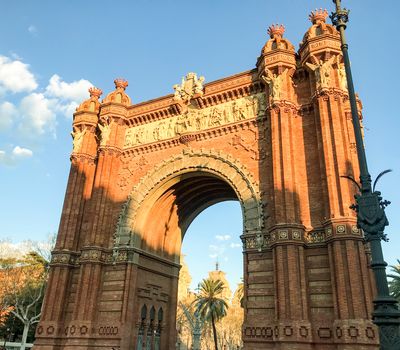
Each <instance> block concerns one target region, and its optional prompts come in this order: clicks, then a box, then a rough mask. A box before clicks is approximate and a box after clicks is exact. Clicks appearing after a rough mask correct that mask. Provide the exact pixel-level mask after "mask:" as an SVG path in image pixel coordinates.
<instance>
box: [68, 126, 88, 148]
mask: <svg viewBox="0 0 400 350" xmlns="http://www.w3.org/2000/svg"><path fill="white" fill-rule="evenodd" d="M85 134H86V128H84V129H83V130H81V131H72V132H71V136H72V152H79V151H80V149H81V146H82V142H83V136H85Z"/></svg>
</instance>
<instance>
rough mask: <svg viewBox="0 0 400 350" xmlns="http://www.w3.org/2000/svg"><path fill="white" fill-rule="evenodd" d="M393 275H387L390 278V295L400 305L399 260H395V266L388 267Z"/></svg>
mask: <svg viewBox="0 0 400 350" xmlns="http://www.w3.org/2000/svg"><path fill="white" fill-rule="evenodd" d="M390 267H391V268H392V270H391V271H392V272H393V274H390V275H388V277H390V278H392V280H391V281H390V282H389V288H390V293H391V294H392V296H393V297H394V298H396V299H397V301H398V302H399V303H400V260H399V259H397V265H390Z"/></svg>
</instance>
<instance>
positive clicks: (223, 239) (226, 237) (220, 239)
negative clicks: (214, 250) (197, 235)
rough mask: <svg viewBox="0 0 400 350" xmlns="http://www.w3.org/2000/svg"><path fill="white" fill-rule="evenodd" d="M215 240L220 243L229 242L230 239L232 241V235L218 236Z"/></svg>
mask: <svg viewBox="0 0 400 350" xmlns="http://www.w3.org/2000/svg"><path fill="white" fill-rule="evenodd" d="M215 238H216V239H217V240H218V241H228V240H229V239H231V236H230V235H216V236H215Z"/></svg>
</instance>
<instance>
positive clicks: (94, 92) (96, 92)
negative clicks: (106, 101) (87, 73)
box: [88, 86, 103, 98]
mask: <svg viewBox="0 0 400 350" xmlns="http://www.w3.org/2000/svg"><path fill="white" fill-rule="evenodd" d="M88 91H89V94H90V97H96V98H99V97H100V96H101V94H102V93H103V91H101V89H99V88H97V87H94V86H92V87H91V88H89V90H88Z"/></svg>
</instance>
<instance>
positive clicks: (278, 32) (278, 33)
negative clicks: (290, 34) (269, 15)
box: [267, 24, 285, 39]
mask: <svg viewBox="0 0 400 350" xmlns="http://www.w3.org/2000/svg"><path fill="white" fill-rule="evenodd" d="M267 33H268V34H269V36H270V37H271V39H274V38H276V37H279V38H282V36H283V33H285V26H284V25H283V24H272V25H270V26H269V27H268V31H267Z"/></svg>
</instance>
